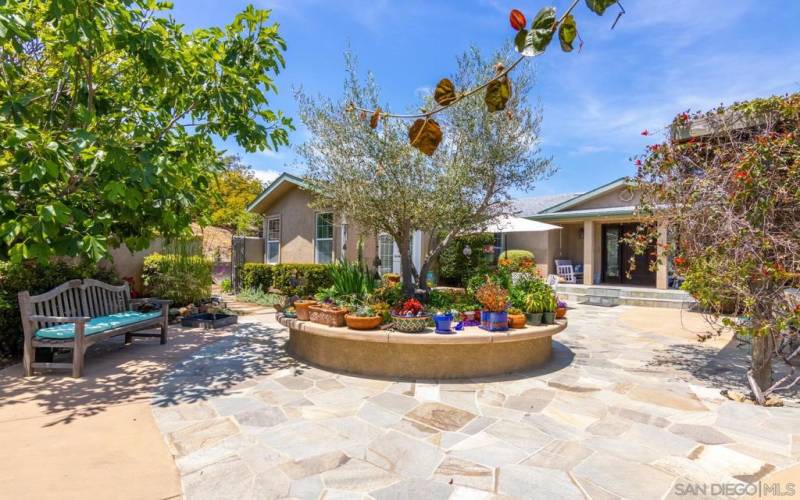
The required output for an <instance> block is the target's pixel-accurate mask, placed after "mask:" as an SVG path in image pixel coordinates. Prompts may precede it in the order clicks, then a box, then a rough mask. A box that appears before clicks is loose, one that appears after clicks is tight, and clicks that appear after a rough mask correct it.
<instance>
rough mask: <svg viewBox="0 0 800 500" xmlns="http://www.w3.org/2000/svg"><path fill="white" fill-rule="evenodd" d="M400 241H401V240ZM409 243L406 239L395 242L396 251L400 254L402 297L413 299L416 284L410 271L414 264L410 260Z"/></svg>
mask: <svg viewBox="0 0 800 500" xmlns="http://www.w3.org/2000/svg"><path fill="white" fill-rule="evenodd" d="M400 239H401V240H403V238H400ZM409 243H410V242H409V239H408V238H405V241H397V250H398V251H399V252H400V276H401V279H402V281H403V295H405V296H406V297H413V296H414V292H415V291H416V290H417V284H416V282H415V281H414V273H413V272H412V271H411V268H412V267H413V266H414V262H413V261H412V260H411V249H410V248H409Z"/></svg>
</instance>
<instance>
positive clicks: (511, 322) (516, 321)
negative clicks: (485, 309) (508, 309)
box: [508, 314, 525, 328]
mask: <svg viewBox="0 0 800 500" xmlns="http://www.w3.org/2000/svg"><path fill="white" fill-rule="evenodd" d="M508 327H509V328H525V315H524V314H509V315H508Z"/></svg>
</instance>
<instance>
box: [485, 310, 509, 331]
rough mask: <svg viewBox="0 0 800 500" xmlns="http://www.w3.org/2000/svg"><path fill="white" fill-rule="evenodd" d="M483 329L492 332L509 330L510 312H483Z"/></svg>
mask: <svg viewBox="0 0 800 500" xmlns="http://www.w3.org/2000/svg"><path fill="white" fill-rule="evenodd" d="M481 328H483V329H484V330H488V331H490V332H501V331H503V330H508V312H507V311H500V312H494V311H481Z"/></svg>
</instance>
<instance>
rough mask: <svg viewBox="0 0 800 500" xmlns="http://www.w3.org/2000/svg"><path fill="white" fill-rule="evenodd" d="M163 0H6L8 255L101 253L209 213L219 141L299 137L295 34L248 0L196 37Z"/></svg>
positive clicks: (1, 119) (178, 230) (175, 232)
mask: <svg viewBox="0 0 800 500" xmlns="http://www.w3.org/2000/svg"><path fill="white" fill-rule="evenodd" d="M168 9H169V4H168V3H166V2H156V1H153V0H108V1H104V2H86V1H78V0H30V1H26V2H2V3H0V48H1V50H0V96H1V97H0V141H1V142H2V145H3V152H2V153H0V259H10V260H13V261H21V260H24V259H30V258H39V259H46V258H48V257H50V256H52V255H69V256H83V257H86V258H88V259H90V260H98V259H100V258H102V257H104V256H106V255H107V252H108V249H109V247H112V246H118V245H120V244H122V243H125V244H126V245H127V246H128V247H129V248H131V249H132V250H136V249H142V248H145V247H146V246H147V245H148V244H149V243H150V241H151V239H152V238H153V237H155V236H157V235H160V236H165V237H172V236H179V235H181V234H183V233H184V232H185V231H186V230H187V228H188V226H189V223H190V222H192V221H193V220H198V219H199V220H205V219H206V217H207V209H208V203H206V200H207V191H208V189H209V185H210V183H211V182H212V178H213V176H214V174H215V173H216V172H218V171H219V170H220V168H221V158H220V154H219V152H218V151H217V150H216V148H215V147H214V144H213V142H212V139H213V138H214V137H215V136H216V137H221V138H228V137H232V138H234V139H235V140H236V142H237V143H238V144H240V145H241V146H242V147H243V148H244V149H245V150H247V151H254V150H259V149H264V148H278V147H279V146H281V145H285V144H287V143H288V130H289V129H291V127H292V125H291V121H290V120H289V119H288V118H286V117H284V116H283V115H282V114H281V113H280V112H277V111H273V110H271V109H270V108H269V100H268V97H269V94H270V93H274V92H276V91H277V88H276V86H275V83H274V81H273V77H274V75H275V74H277V73H278V72H279V70H280V69H281V68H282V67H283V66H284V64H285V62H284V58H283V51H284V50H285V48H286V47H285V43H284V41H283V39H282V38H281V37H280V35H279V32H278V25H277V24H269V23H268V20H269V15H270V13H269V11H266V10H257V9H255V8H253V7H252V6H251V7H247V8H246V9H245V10H244V11H243V12H242V13H240V14H239V15H237V16H236V17H235V19H234V20H233V21H232V22H231V23H230V24H228V25H227V26H225V27H222V28H216V27H215V28H208V29H199V30H196V31H194V32H191V33H187V32H185V31H184V29H183V27H182V26H181V25H180V24H178V23H177V22H176V21H175V20H174V19H173V18H172V17H171V16H169V12H168Z"/></svg>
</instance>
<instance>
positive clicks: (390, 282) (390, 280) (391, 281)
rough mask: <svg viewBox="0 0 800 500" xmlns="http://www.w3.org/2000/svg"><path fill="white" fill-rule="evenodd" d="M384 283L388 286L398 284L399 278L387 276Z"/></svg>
mask: <svg viewBox="0 0 800 500" xmlns="http://www.w3.org/2000/svg"><path fill="white" fill-rule="evenodd" d="M386 282H387V283H389V284H390V285H394V284H395V283H400V276H387V277H386Z"/></svg>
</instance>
